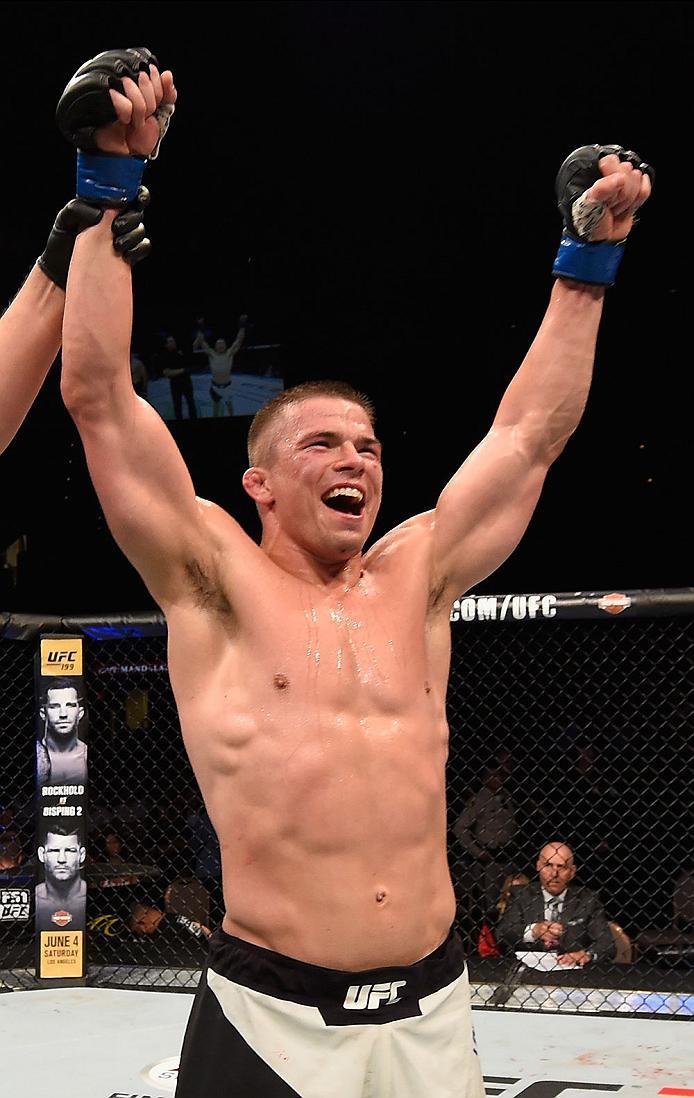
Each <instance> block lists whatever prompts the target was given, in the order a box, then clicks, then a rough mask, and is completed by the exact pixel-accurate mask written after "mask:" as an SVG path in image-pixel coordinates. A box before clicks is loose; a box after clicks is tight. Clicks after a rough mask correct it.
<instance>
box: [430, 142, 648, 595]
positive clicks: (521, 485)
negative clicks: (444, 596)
mask: <svg viewBox="0 0 694 1098" xmlns="http://www.w3.org/2000/svg"><path fill="white" fill-rule="evenodd" d="M652 175H653V171H652V169H651V168H650V167H649V166H648V165H646V164H642V163H641V161H640V159H639V158H638V157H637V156H636V154H634V153H631V152H626V151H625V150H623V149H621V148H620V147H619V146H597V145H595V146H586V147H585V148H584V149H578V150H576V152H575V153H572V154H571V156H570V157H568V158H567V160H566V161H565V163H564V164H563V165H562V168H561V169H560V172H559V175H558V177H557V193H558V197H559V207H560V209H561V211H562V213H563V215H564V224H565V232H564V235H563V237H562V241H561V245H560V248H559V253H558V256H557V259H556V261H555V265H554V268H553V273H554V274H555V275H556V276H557V280H556V282H555V285H554V287H553V289H552V294H551V298H550V303H549V307H548V309H547V312H546V314H545V317H544V320H543V321H542V324H541V326H540V329H539V331H538V334H537V336H536V337H535V340H534V341H533V344H532V346H531V347H530V350H529V351H528V354H527V355H526V357H525V359H524V361H523V363H522V365H521V366H520V368H519V370H518V372H517V373H516V375H515V377H514V378H513V379H512V381H511V383H510V385H509V387H508V389H507V390H506V393H505V394H504V397H503V399H502V401H501V404H500V406H499V410H498V412H497V414H496V417H495V419H494V423H493V424H492V427H491V430H490V431H489V433H488V434H487V435H486V437H485V438H484V439H483V440H482V442H481V443H480V444H479V446H477V447H476V449H475V450H473V452H472V453H471V454H470V456H469V457H468V458H467V460H466V461H465V463H464V464H463V465H462V466H461V468H460V469H459V470H458V472H457V473H456V474H455V475H454V477H453V478H452V480H451V481H450V482H449V483H448V485H447V486H446V487H445V489H444V490H443V492H442V494H441V496H440V498H439V501H438V504H437V506H436V510H435V512H434V515H433V528H432V529H433V546H432V569H433V577H432V580H433V583H434V585H435V586H436V587H437V588H438V587H439V586H440V585H441V584H443V585H444V587H445V588H446V590H447V591H448V593H449V594H450V595H451V597H452V598H455V597H456V596H457V595H459V594H461V593H462V592H463V591H466V590H469V588H470V587H472V586H473V584H475V583H478V582H480V581H481V580H482V579H484V578H485V577H486V576H488V575H490V574H491V573H492V572H493V571H495V570H496V568H498V567H499V565H500V564H502V563H503V561H504V560H505V559H506V558H507V557H508V556H509V554H510V553H511V552H512V551H513V549H514V548H515V547H516V545H517V544H518V542H519V541H520V539H521V537H522V535H523V533H524V532H525V530H526V528H527V526H528V523H529V521H530V518H531V516H532V513H533V511H534V509H535V505H536V503H537V501H538V498H539V495H540V491H541V489H542V485H543V483H544V480H545V476H546V474H547V470H548V469H549V467H550V465H551V464H552V462H553V461H554V460H555V459H556V458H557V457H558V455H559V454H560V453H561V451H562V450H563V448H564V446H565V445H566V442H567V441H568V439H569V437H570V436H571V434H572V433H573V431H574V430H575V428H576V427H577V425H578V423H579V421H580V418H581V416H582V414H583V410H584V407H585V404H586V400H587V397H588V390H589V388H590V383H591V377H592V371H593V360H594V356H595V344H596V338H597V333H598V326H599V323H600V317H601V313H602V304H603V297H604V293H605V287H606V286H608V285H611V284H612V282H613V281H614V277H615V273H616V269H617V266H618V265H619V260H620V259H621V254H622V251H623V241H624V239H625V238H626V236H627V235H628V233H629V232H630V230H631V227H632V224H633V221H634V212H635V211H636V210H637V209H638V208H639V207H640V206H641V205H642V204H643V203H644V202H645V201H646V199H647V198H648V196H649V195H650V190H651V182H650V180H651V177H652Z"/></svg>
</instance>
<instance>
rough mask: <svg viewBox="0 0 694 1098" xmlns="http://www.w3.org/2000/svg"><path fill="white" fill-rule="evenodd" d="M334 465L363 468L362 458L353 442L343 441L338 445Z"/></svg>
mask: <svg viewBox="0 0 694 1098" xmlns="http://www.w3.org/2000/svg"><path fill="white" fill-rule="evenodd" d="M335 465H336V466H337V467H338V468H345V467H346V468H349V469H363V468H364V458H363V456H362V455H361V454H360V453H359V451H358V450H357V448H356V446H355V445H354V443H353V442H345V443H343V445H342V446H341V447H340V450H339V453H338V454H337V461H336V462H335Z"/></svg>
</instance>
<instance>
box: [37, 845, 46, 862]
mask: <svg viewBox="0 0 694 1098" xmlns="http://www.w3.org/2000/svg"><path fill="white" fill-rule="evenodd" d="M45 851H46V848H45V846H40V847H39V848H38V850H37V854H38V856H39V861H40V862H41V865H43V864H44V862H45V858H44V854H45Z"/></svg>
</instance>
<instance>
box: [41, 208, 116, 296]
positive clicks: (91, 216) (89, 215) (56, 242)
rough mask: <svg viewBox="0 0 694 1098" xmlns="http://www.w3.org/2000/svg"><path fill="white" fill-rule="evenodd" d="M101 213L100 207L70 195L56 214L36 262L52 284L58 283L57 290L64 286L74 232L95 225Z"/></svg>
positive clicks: (73, 245) (74, 236)
mask: <svg viewBox="0 0 694 1098" xmlns="http://www.w3.org/2000/svg"><path fill="white" fill-rule="evenodd" d="M103 214H104V211H103V210H101V209H99V208H98V207H96V206H90V205H89V203H88V202H83V201H82V200H81V199H80V198H73V199H72V200H71V201H70V202H68V204H67V206H63V208H62V210H61V211H60V213H59V214H58V216H57V217H56V219H55V222H54V224H53V228H52V229H51V232H50V236H49V237H48V240H47V241H46V247H45V248H44V251H43V255H40V256H39V258H38V259H37V261H36V262H37V263H38V265H39V267H40V268H41V270H42V271H43V273H44V274H45V275H46V277H47V278H50V279H51V281H52V282H55V284H56V286H60V288H61V290H64V289H65V287H66V286H67V273H68V271H69V269H70V260H71V259H72V250H73V248H74V247H75V241H76V239H77V234H78V233H79V232H81V231H82V229H88V228H89V227H90V226H91V225H97V224H98V223H99V221H101V218H102V217H103Z"/></svg>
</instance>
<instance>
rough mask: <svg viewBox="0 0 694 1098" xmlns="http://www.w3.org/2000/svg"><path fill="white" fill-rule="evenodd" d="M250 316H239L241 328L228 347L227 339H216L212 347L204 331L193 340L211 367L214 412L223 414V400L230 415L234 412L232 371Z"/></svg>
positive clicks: (195, 348) (195, 347)
mask: <svg viewBox="0 0 694 1098" xmlns="http://www.w3.org/2000/svg"><path fill="white" fill-rule="evenodd" d="M247 324H248V317H247V316H246V315H245V314H244V315H243V316H240V317H239V330H238V332H237V333H236V338H235V340H234V342H233V343H232V345H231V347H227V341H226V339H217V340H215V344H214V347H210V345H209V343H208V342H207V340H206V339H205V335H204V333H203V332H198V334H197V335H196V337H195V340H194V342H193V350H194V351H204V352H205V354H206V355H207V361H208V363H209V367H210V373H211V375H212V380H211V382H210V397H211V398H212V414H213V415H214V416H219V415H223V410H222V402H224V404H225V405H226V409H227V412H228V414H229V415H230V416H233V414H234V405H233V403H232V399H231V371H232V369H233V367H234V359H235V358H236V355H237V354H238V352H239V351H240V350H241V347H242V346H243V341H244V339H245V338H246V325H247Z"/></svg>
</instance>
